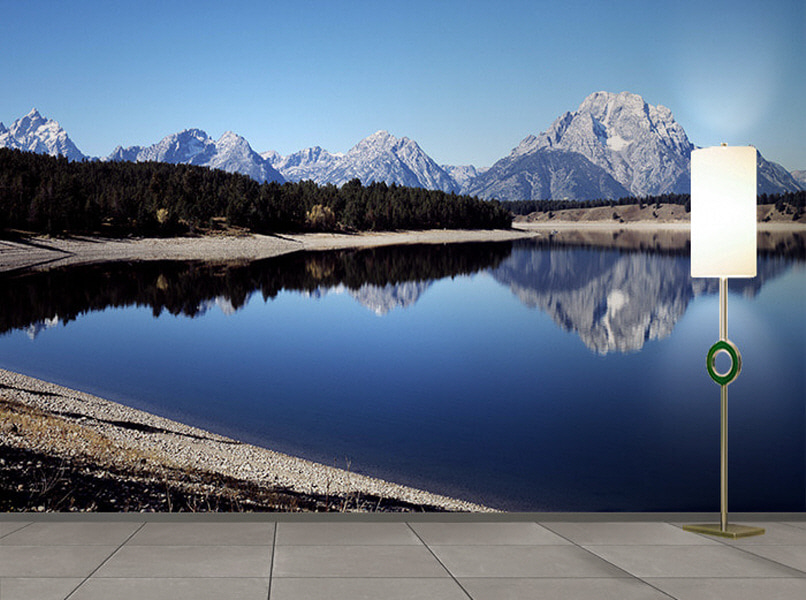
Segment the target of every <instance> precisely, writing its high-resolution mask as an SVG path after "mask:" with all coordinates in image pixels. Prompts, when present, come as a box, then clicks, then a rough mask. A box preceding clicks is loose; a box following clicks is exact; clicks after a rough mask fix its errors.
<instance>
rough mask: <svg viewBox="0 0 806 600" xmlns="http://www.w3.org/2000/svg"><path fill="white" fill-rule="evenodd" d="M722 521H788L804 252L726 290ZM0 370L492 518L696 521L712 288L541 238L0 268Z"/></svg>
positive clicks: (685, 261)
mask: <svg viewBox="0 0 806 600" xmlns="http://www.w3.org/2000/svg"><path fill="white" fill-rule="evenodd" d="M729 290H730V300H729V337H730V339H731V340H732V341H734V342H735V343H736V345H737V346H738V348H739V350H740V351H741V353H742V358H743V370H742V373H741V374H740V376H739V377H738V379H737V380H736V381H735V382H734V383H732V384H731V385H730V388H729V389H730V394H729V399H730V463H729V464H730V509H731V511H803V510H805V509H806V375H805V373H806V312H805V311H804V298H806V260H805V259H804V258H803V253H802V251H801V252H795V253H794V254H793V255H789V256H787V255H783V254H781V253H777V254H776V253H772V252H768V253H760V254H759V267H758V276H757V277H756V278H754V279H748V280H741V279H736V280H731V281H730V286H729ZM0 307H2V311H1V313H2V314H1V315H0V366H2V367H3V368H6V369H10V370H13V371H18V372H21V373H25V374H27V375H32V376H34V377H39V378H42V379H45V380H48V381H53V382H56V383H59V384H62V385H66V386H68V387H72V388H76V389H80V390H83V391H87V392H90V393H93V394H96V395H99V396H102V397H105V398H108V399H111V400H116V401H118V402H121V403H123V404H127V405H129V406H133V407H135V408H139V409H144V410H148V411H150V412H153V413H156V414H159V415H162V416H166V417H169V418H173V419H177V420H180V421H183V422H186V423H189V424H192V425H196V426H200V427H203V428H205V429H209V430H212V431H215V432H218V433H222V434H225V435H229V436H232V437H235V438H237V439H240V440H243V441H246V442H250V443H255V444H258V445H261V446H265V447H268V448H272V449H275V450H280V451H283V452H287V453H290V454H295V455H298V456H302V457H304V458H308V459H311V460H315V461H319V462H322V463H325V464H328V465H335V466H338V467H342V468H349V469H350V470H352V471H354V472H360V473H366V474H369V475H372V476H376V477H381V478H384V479H389V480H392V481H395V482H398V483H402V484H406V485H412V486H416V487H420V488H424V489H427V490H429V491H433V492H437V493H442V494H447V495H450V496H456V497H460V498H464V499H467V500H471V501H475V502H480V503H483V504H487V505H489V506H493V507H496V508H501V509H506V510H513V511H718V510H719V386H717V385H716V384H715V383H713V382H712V381H711V380H710V378H709V377H708V375H707V373H706V369H705V355H706V353H707V351H708V348H709V347H710V346H711V344H712V343H713V342H715V341H716V340H717V339H718V284H717V281H716V280H705V279H694V280H692V279H691V278H690V276H689V256H688V254H687V252H686V251H685V250H676V251H672V250H670V251H654V250H653V251H648V250H623V249H615V248H607V247H590V246H574V245H564V244H558V243H556V242H552V241H544V242H540V243H538V242H533V241H524V242H506V243H468V244H454V245H441V246H440V245H432V246H426V245H423V246H401V247H396V248H377V249H364V250H343V251H337V252H335V251H334V252H316V253H297V254H290V255H285V256H281V257H278V258H274V259H269V260H264V261H259V262H254V263H242V264H229V265H227V264H202V263H176V262H165V263H133V264H120V263H116V264H110V265H94V266H83V267H74V268H70V269H61V270H53V271H49V272H43V273H28V274H9V275H4V276H0Z"/></svg>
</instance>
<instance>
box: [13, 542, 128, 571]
mask: <svg viewBox="0 0 806 600" xmlns="http://www.w3.org/2000/svg"><path fill="white" fill-rule="evenodd" d="M117 548H118V547H117V546H0V577H87V576H88V575H89V574H90V573H92V572H93V571H94V570H95V569H96V568H98V566H100V565H101V564H102V563H103V562H104V561H105V560H106V559H107V558H108V557H109V556H110V555H111V554H112V553H113V552H114V551H115V550H117Z"/></svg>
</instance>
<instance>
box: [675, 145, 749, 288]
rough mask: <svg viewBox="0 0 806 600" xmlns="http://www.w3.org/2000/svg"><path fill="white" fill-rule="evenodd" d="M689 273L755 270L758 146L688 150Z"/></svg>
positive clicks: (746, 274)
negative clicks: (689, 177) (689, 167)
mask: <svg viewBox="0 0 806 600" xmlns="http://www.w3.org/2000/svg"><path fill="white" fill-rule="evenodd" d="M691 276H692V277H755V276H756V149H755V148H754V147H753V146H715V147H713V148H701V149H699V150H694V151H692V153H691Z"/></svg>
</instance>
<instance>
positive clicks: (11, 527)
mask: <svg viewBox="0 0 806 600" xmlns="http://www.w3.org/2000/svg"><path fill="white" fill-rule="evenodd" d="M29 524H30V523H25V522H21V521H20V522H17V521H0V538H2V537H3V536H4V535H7V534H9V533H11V532H12V531H17V530H18V529H22V528H23V527H25V526H26V525H29ZM0 543H2V540H1V539H0Z"/></svg>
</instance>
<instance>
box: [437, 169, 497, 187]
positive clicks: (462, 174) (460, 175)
mask: <svg viewBox="0 0 806 600" xmlns="http://www.w3.org/2000/svg"><path fill="white" fill-rule="evenodd" d="M442 169H443V170H444V171H445V172H446V173H447V174H448V175H450V176H451V177H453V180H454V181H455V182H456V185H457V186H458V187H459V192H461V193H464V192H465V190H466V189H467V186H468V184H469V183H470V181H472V180H473V179H474V178H476V177H478V176H479V175H481V174H482V173H484V172H486V171H487V170H489V167H474V166H473V165H442Z"/></svg>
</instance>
